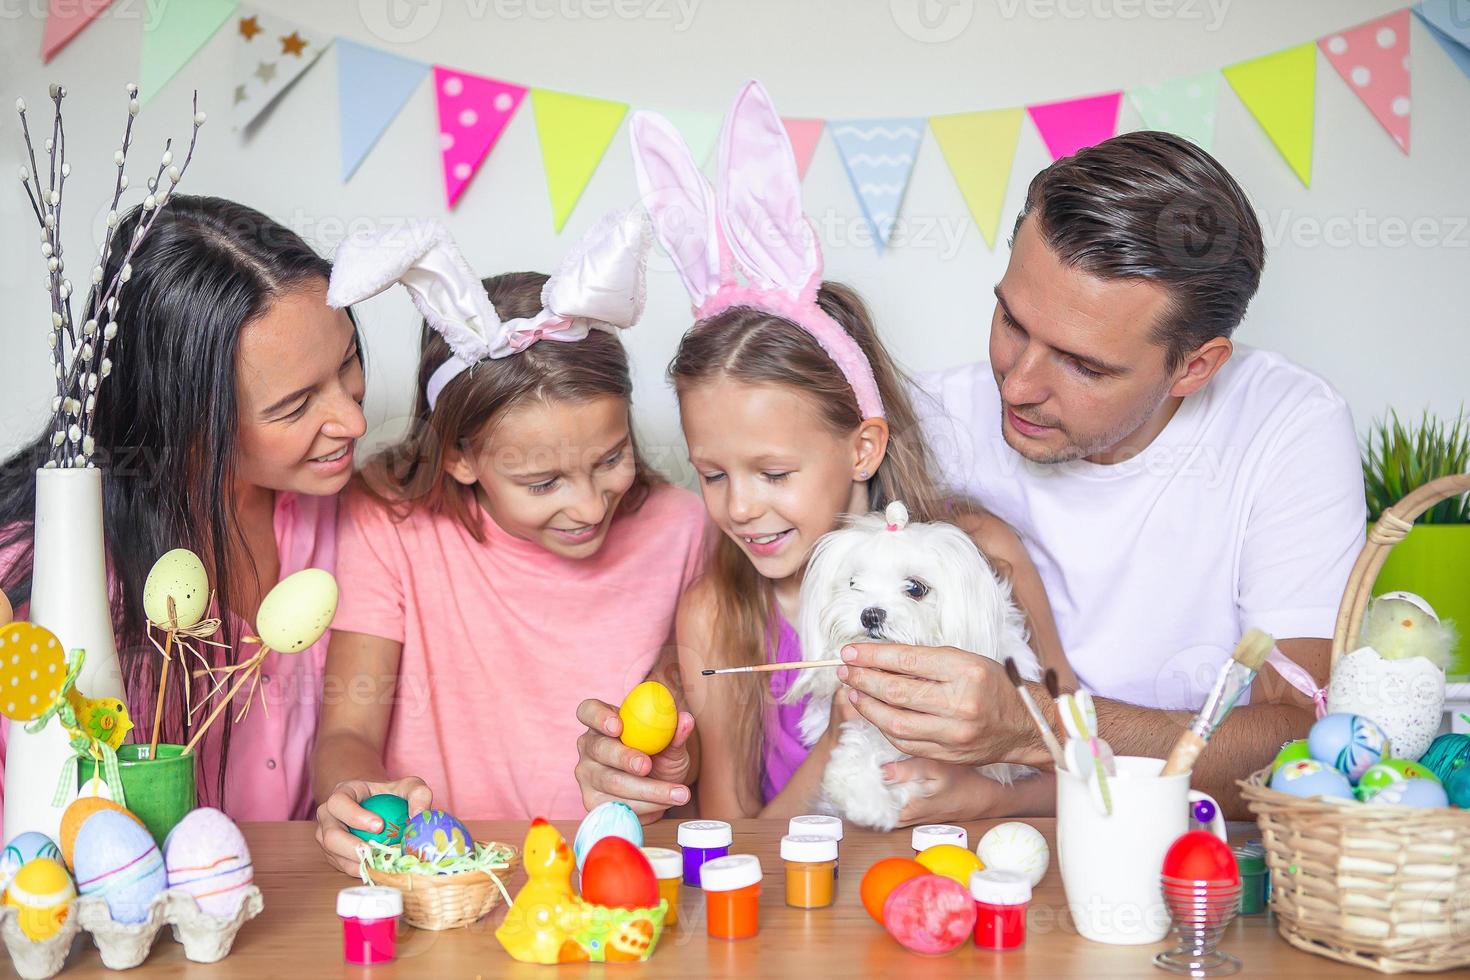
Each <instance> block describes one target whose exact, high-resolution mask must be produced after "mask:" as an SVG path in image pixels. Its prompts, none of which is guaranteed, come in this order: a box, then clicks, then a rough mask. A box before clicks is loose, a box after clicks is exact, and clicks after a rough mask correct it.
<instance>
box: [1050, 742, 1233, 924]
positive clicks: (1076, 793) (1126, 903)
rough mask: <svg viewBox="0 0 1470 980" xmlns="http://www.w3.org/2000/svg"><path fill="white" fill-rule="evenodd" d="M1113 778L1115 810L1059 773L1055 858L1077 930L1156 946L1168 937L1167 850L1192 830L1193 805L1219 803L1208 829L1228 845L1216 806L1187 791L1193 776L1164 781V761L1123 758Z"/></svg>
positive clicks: (1078, 780) (1110, 784) (1075, 779)
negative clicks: (1164, 875)
mask: <svg viewBox="0 0 1470 980" xmlns="http://www.w3.org/2000/svg"><path fill="white" fill-rule="evenodd" d="M1117 764H1118V775H1116V776H1110V777H1109V778H1108V789H1109V791H1110V794H1111V796H1112V802H1113V812H1112V814H1111V815H1108V814H1106V813H1104V812H1103V810H1102V808H1101V806H1100V805H1099V804H1098V803H1097V802H1096V801H1095V800H1094V797H1093V795H1092V792H1091V791H1090V790H1089V789H1088V786H1087V781H1086V780H1083V779H1082V778H1080V777H1078V776H1075V775H1073V774H1072V773H1070V772H1059V773H1057V860H1058V861H1059V863H1060V865H1061V870H1062V884H1063V886H1064V887H1065V888H1066V890H1067V905H1068V906H1069V907H1070V909H1071V913H1072V919H1073V921H1074V922H1075V923H1076V925H1077V931H1078V932H1079V933H1081V934H1082V936H1084V937H1085V938H1087V939H1091V940H1093V941H1094V942H1100V943H1111V944H1113V945H1115V946H1134V945H1141V944H1143V943H1156V942H1158V941H1159V940H1161V939H1163V938H1164V936H1165V935H1167V934H1168V932H1169V910H1168V909H1167V908H1165V906H1164V897H1163V892H1162V890H1161V888H1160V886H1159V875H1160V873H1161V871H1162V869H1163V865H1164V852H1165V851H1167V850H1168V849H1169V845H1170V844H1172V843H1174V840H1175V839H1176V838H1177V837H1178V836H1179V835H1180V834H1182V833H1184V832H1185V831H1186V830H1188V829H1189V813H1190V808H1191V805H1192V804H1193V803H1195V802H1197V801H1199V800H1209V801H1210V802H1211V803H1214V804H1215V817H1214V819H1213V820H1212V821H1211V822H1210V827H1209V829H1210V830H1211V831H1213V832H1214V834H1215V836H1217V837H1219V838H1220V839H1221V840H1225V839H1226V838H1225V819H1224V817H1223V816H1222V815H1221V810H1220V805H1219V804H1218V803H1215V800H1214V799H1213V798H1212V797H1210V796H1208V795H1206V794H1204V793H1198V792H1195V791H1193V790H1191V789H1190V788H1189V773H1181V774H1179V775H1177V776H1160V775H1159V772H1160V770H1162V769H1163V768H1164V760H1163V759H1148V758H1144V757H1142V756H1119V757H1118V758H1117Z"/></svg>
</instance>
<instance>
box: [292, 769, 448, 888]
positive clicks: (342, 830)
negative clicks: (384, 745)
mask: <svg viewBox="0 0 1470 980" xmlns="http://www.w3.org/2000/svg"><path fill="white" fill-rule="evenodd" d="M383 794H387V795H392V796H399V797H402V798H403V799H405V800H407V801H408V816H409V817H410V818H412V817H416V816H418V815H419V814H420V813H422V812H423V811H424V810H427V809H428V808H429V807H430V806H431V805H432V804H433V802H434V794H433V791H432V790H430V789H429V785H428V784H427V783H425V782H424V781H423V780H422V779H420V778H418V777H417V776H405V777H403V778H402V779H395V780H390V781H385V782H378V781H371V780H365V779H351V780H347V781H346V782H342V783H338V784H337V786H336V788H335V789H334V790H333V791H332V795H331V796H329V797H327V800H326V802H325V803H323V804H322V805H321V806H319V807H317V809H316V842H317V843H318V844H320V845H321V848H322V850H323V851H325V852H326V855H327V862H328V863H329V864H331V865H332V866H333V867H334V868H336V869H337V870H339V871H341V872H342V873H344V874H348V875H351V876H353V877H354V878H355V877H357V867H358V857H357V849H358V848H359V847H360V846H362V842H363V841H364V840H365V839H367V837H368V836H373V835H377V834H381V833H383V832H384V831H385V830H390V831H391V828H387V827H385V826H384V822H383V818H382V817H381V816H379V815H378V813H376V812H372V811H369V810H366V809H364V808H363V806H362V804H363V802H364V801H365V800H367V799H368V798H369V797H372V796H379V795H383ZM358 831H360V832H361V834H359V833H358ZM399 831H400V833H401V832H402V828H399Z"/></svg>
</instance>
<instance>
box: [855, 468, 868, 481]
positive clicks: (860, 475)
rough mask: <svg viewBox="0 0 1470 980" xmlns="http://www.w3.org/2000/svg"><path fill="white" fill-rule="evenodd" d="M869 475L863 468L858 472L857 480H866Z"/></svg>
mask: <svg viewBox="0 0 1470 980" xmlns="http://www.w3.org/2000/svg"><path fill="white" fill-rule="evenodd" d="M869 476H870V474H869V473H868V471H867V470H863V471H862V472H860V473H858V479H859V480H866V479H867V478H868V477H869Z"/></svg>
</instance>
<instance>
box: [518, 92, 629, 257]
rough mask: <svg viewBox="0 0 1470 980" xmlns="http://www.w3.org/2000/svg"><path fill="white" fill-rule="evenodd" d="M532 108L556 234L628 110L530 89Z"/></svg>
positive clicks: (622, 104)
mask: <svg viewBox="0 0 1470 980" xmlns="http://www.w3.org/2000/svg"><path fill="white" fill-rule="evenodd" d="M531 107H532V109H533V110H534V111H535V113H536V136H537V138H538V139H539V140H540V141H541V163H542V165H543V166H544V167H545V168H546V189H547V190H548V191H550V192H551V213H552V217H553V219H554V221H555V223H556V230H557V231H558V232H559V231H561V229H562V226H563V225H565V224H566V223H567V218H569V217H570V216H571V214H572V209H573V208H575V207H576V206H577V200H578V198H580V197H581V196H582V190H583V189H584V188H585V187H586V186H587V181H589V180H591V179H592V174H593V172H594V171H596V170H597V165H598V164H599V163H601V162H602V155H603V154H604V153H605V152H607V147H608V144H609V143H611V142H612V138H613V135H614V134H616V133H617V131H618V126H619V125H620V124H621V123H622V121H623V115H624V114H625V113H626V112H627V111H628V104H627V103H626V102H609V101H607V100H606V99H593V98H589V97H588V96H585V95H571V94H569V93H567V92H553V91H551V90H549V89H544V88H533V89H532V90H531Z"/></svg>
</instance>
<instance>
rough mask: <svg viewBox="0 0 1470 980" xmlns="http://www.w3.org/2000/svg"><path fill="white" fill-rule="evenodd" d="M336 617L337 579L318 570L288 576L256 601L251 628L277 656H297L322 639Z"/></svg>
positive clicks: (310, 569) (305, 569) (307, 569)
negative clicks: (259, 600) (258, 606)
mask: <svg viewBox="0 0 1470 980" xmlns="http://www.w3.org/2000/svg"><path fill="white" fill-rule="evenodd" d="M335 615H337V580H336V579H334V578H332V576H331V574H330V573H328V572H324V571H322V570H321V569H320V568H304V569H302V570H301V571H299V572H297V573H296V574H295V575H288V576H286V577H285V578H283V579H281V580H280V581H279V582H277V583H276V587H275V588H274V589H271V590H270V592H268V593H267V594H266V597H265V598H264V599H262V600H261V602H260V611H259V612H258V613H256V614H255V629H256V632H258V633H259V634H260V638H261V640H263V641H264V642H265V645H266V646H268V647H270V648H271V649H272V650H275V651H276V652H278V653H300V652H301V651H302V650H305V649H306V648H307V647H309V646H311V645H312V644H313V643H315V642H316V641H317V640H320V639H321V638H322V634H323V633H325V632H326V631H327V627H329V626H331V625H332V617H333V616H335Z"/></svg>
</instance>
